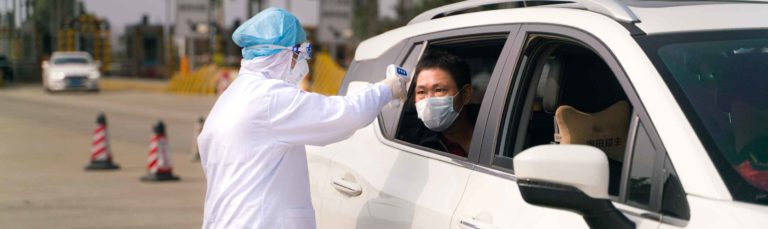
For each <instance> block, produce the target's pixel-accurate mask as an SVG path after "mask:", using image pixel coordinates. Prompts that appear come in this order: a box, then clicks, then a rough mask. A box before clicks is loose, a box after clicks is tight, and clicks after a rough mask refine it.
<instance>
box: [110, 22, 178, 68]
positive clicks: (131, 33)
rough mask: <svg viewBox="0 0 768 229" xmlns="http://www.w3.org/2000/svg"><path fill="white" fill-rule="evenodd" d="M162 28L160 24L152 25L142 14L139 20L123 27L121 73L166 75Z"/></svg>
mask: <svg viewBox="0 0 768 229" xmlns="http://www.w3.org/2000/svg"><path fill="white" fill-rule="evenodd" d="M163 30H164V28H163V25H161V24H155V25H152V24H150V23H149V17H148V16H147V15H144V16H142V17H141V22H139V23H137V24H135V25H129V26H127V27H126V28H125V33H124V34H123V36H122V39H121V40H122V41H123V42H125V55H124V57H123V59H122V61H121V62H122V63H121V67H122V70H123V71H122V74H121V75H125V76H138V77H148V78H161V77H168V76H169V75H170V71H172V70H170V69H169V68H167V67H166V66H168V65H169V64H170V63H168V61H167V59H166V58H165V57H166V52H167V51H168V49H167V47H166V45H165V42H164V41H165V37H164V36H165V35H164V31H163Z"/></svg>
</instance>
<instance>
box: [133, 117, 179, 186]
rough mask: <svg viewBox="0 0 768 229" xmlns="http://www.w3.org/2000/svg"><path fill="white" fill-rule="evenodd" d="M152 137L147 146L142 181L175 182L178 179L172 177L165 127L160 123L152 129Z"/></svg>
mask: <svg viewBox="0 0 768 229" xmlns="http://www.w3.org/2000/svg"><path fill="white" fill-rule="evenodd" d="M154 132H155V134H154V136H152V139H151V141H150V144H149V156H148V159H147V175H145V176H143V177H141V180H142V181H175V180H179V177H177V176H174V175H173V167H172V166H171V155H170V153H169V152H168V138H166V135H165V125H164V124H163V122H162V121H160V122H158V123H157V125H155V127H154Z"/></svg>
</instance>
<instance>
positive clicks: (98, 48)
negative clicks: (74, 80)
mask: <svg viewBox="0 0 768 229" xmlns="http://www.w3.org/2000/svg"><path fill="white" fill-rule="evenodd" d="M56 41H57V44H56V51H85V52H88V53H90V54H91V55H92V56H93V59H94V60H98V61H101V63H102V65H101V69H100V70H101V71H102V72H109V71H110V63H111V61H112V59H111V53H112V44H111V43H110V30H109V22H108V21H107V20H104V19H102V18H98V17H96V16H94V15H92V14H82V15H80V16H79V17H76V18H74V19H72V20H71V21H70V22H69V23H67V26H66V27H65V28H63V29H60V30H59V32H58V35H57V39H56Z"/></svg>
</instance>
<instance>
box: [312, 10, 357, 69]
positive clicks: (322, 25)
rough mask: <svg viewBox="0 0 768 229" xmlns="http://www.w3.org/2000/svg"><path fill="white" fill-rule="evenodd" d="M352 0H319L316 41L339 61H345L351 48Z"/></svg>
mask: <svg viewBox="0 0 768 229" xmlns="http://www.w3.org/2000/svg"><path fill="white" fill-rule="evenodd" d="M352 4H353V3H352V0H320V9H319V10H320V12H319V13H320V17H319V23H318V26H317V43H319V46H320V47H321V49H323V50H324V51H327V52H328V54H329V55H330V56H331V57H333V58H334V59H335V60H336V61H337V62H339V63H347V62H348V56H350V53H351V50H354V48H349V47H350V45H351V43H350V41H351V39H352V36H353V35H354V32H353V31H352V16H353V11H352V10H353V5H352Z"/></svg>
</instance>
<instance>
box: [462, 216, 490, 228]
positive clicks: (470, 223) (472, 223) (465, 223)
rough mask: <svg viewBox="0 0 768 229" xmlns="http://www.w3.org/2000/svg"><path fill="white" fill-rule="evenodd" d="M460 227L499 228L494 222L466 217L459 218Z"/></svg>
mask: <svg viewBox="0 0 768 229" xmlns="http://www.w3.org/2000/svg"><path fill="white" fill-rule="evenodd" d="M459 227H460V228H462V229H497V228H498V227H497V226H496V225H493V224H488V223H484V222H481V221H480V220H477V219H475V218H464V219H461V220H459Z"/></svg>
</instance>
